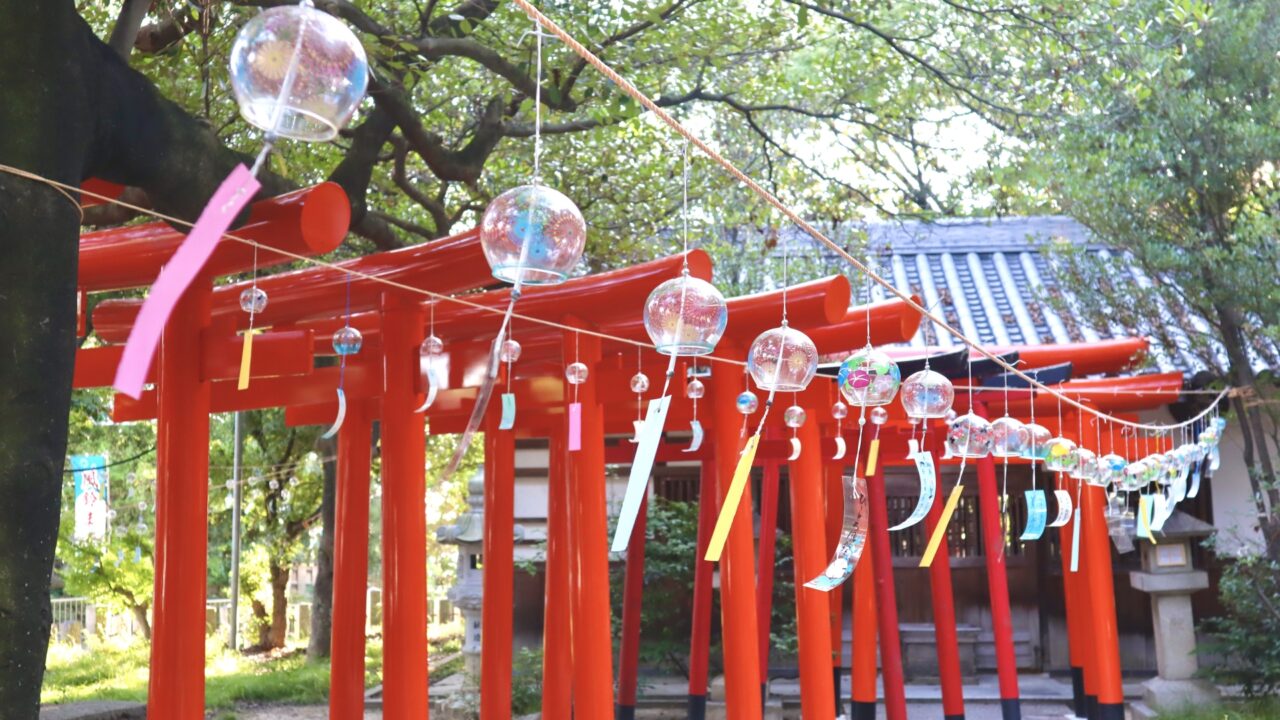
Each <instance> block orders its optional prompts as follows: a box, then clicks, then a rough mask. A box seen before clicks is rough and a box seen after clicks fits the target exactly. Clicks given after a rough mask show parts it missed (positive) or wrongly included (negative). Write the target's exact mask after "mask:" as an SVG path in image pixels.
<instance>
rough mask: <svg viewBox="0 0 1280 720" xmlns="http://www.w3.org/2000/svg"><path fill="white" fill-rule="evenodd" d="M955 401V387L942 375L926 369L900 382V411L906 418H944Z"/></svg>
mask: <svg viewBox="0 0 1280 720" xmlns="http://www.w3.org/2000/svg"><path fill="white" fill-rule="evenodd" d="M955 399H956V389H955V386H954V385H952V384H951V380H950V379H949V378H947V376H945V375H943V374H942V373H939V372H934V371H933V370H927V369H926V370H921V371H919V372H916V373H912V374H911V376H910V377H908V378H907V379H906V380H904V381H902V409H903V410H905V411H906V412H907V417H913V418H940V417H946V415H947V413H948V412H950V411H951V404H952V403H953V402H955Z"/></svg>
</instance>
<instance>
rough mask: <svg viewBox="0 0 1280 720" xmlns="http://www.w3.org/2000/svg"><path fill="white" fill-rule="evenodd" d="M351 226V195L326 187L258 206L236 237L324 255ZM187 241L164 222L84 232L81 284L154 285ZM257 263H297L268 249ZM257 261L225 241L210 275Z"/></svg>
mask: <svg viewBox="0 0 1280 720" xmlns="http://www.w3.org/2000/svg"><path fill="white" fill-rule="evenodd" d="M350 222H351V206H350V205H349V204H348V202H347V194H346V193H345V192H343V190H342V188H341V187H339V186H338V185H337V184H335V183H321V184H320V185H316V186H315V187H311V188H306V189H304V190H298V191H295V192H291V193H288V194H286V195H281V196H279V197H276V198H272V199H270V200H263V201H261V202H258V203H255V204H254V205H253V208H252V210H251V211H250V215H249V221H248V222H247V223H246V224H245V225H244V226H243V227H240V228H238V229H236V230H233V231H232V234H234V235H236V236H237V237H242V238H245V239H247V240H253V241H254V242H258V243H262V244H264V245H266V246H268V247H274V248H279V249H281V250H285V251H288V252H291V253H295V254H298V255H306V256H311V255H323V254H325V253H327V252H330V251H331V250H333V249H334V248H336V247H338V244H339V243H341V242H342V238H343V237H345V236H346V234H347V228H348V226H349V225H350ZM186 237H187V235H186V232H184V231H182V230H175V229H174V228H172V227H170V226H169V225H168V224H166V223H163V222H154V223H146V224H144V225H130V226H128V227H119V228H111V229H109V230H97V231H94V232H90V233H85V234H84V235H82V236H81V238H80V270H79V273H80V275H79V285H80V287H81V288H82V289H84V290H88V291H90V292H97V291H102V290H119V289H122V288H132V287H142V286H146V285H150V284H151V283H152V281H154V280H155V278H156V275H157V274H158V273H159V272H160V268H161V267H163V266H164V264H165V263H166V262H168V261H169V258H170V257H171V256H172V255H173V253H174V251H176V250H177V249H178V246H179V245H181V244H182V241H183V240H185V239H186ZM257 259H258V267H270V266H272V265H278V264H281V263H287V262H292V260H293V258H290V257H287V256H285V255H281V254H279V253H275V252H271V251H270V250H267V249H265V248H263V249H261V250H259V251H258V258H257ZM253 263H254V248H253V247H252V246H250V245H246V244H244V243H241V242H237V241H235V240H228V239H226V238H223V240H222V241H221V242H220V243H218V247H217V249H216V250H215V251H214V253H213V256H212V257H211V258H209V262H208V263H206V264H205V272H206V273H208V274H210V275H213V276H218V275H228V274H232V273H239V272H244V271H246V270H250V269H252V268H253ZM238 295H239V293H238V292H237V296H238ZM135 302H136V301H135ZM134 312H135V313H136V310H135V311H134ZM94 317H95V319H96V317H97V313H95V314H94ZM130 323H132V318H130Z"/></svg>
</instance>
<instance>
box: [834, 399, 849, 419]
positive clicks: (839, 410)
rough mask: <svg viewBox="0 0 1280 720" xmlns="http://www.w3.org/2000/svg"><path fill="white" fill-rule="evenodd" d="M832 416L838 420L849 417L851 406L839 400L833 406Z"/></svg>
mask: <svg viewBox="0 0 1280 720" xmlns="http://www.w3.org/2000/svg"><path fill="white" fill-rule="evenodd" d="M831 417H833V418H835V419H837V420H843V419H845V418H847V417H849V406H848V405H845V404H844V403H842V402H840V401H839V400H837V401H836V404H835V405H832V406H831Z"/></svg>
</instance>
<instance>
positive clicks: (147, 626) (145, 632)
mask: <svg viewBox="0 0 1280 720" xmlns="http://www.w3.org/2000/svg"><path fill="white" fill-rule="evenodd" d="M147 610H148V608H147V606H146V605H134V606H133V619H134V621H135V622H137V623H138V627H139V628H141V629H142V637H144V638H146V640H147V642H151V621H150V620H149V619H147Z"/></svg>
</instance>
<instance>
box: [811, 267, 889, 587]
mask: <svg viewBox="0 0 1280 720" xmlns="http://www.w3.org/2000/svg"><path fill="white" fill-rule="evenodd" d="M871 300H872V297H871V275H870V273H868V274H867V298H866V306H867V323H866V324H867V344H866V347H865V348H863V349H862V350H859V351H857V352H855V353H853V354H852V355H850V356H849V357H848V358H846V359H845V361H844V362H843V363H842V364H841V365H840V372H839V375H838V377H837V379H836V382H837V385H838V387H839V390H840V395H841V397H842V398H843V399H844V402H837V403H836V405H835V406H834V407H833V408H832V411H833V412H832V414H833V415H836V416H837V418H836V428H837V434H839V432H840V429H841V426H842V425H843V422H842V421H843V418H844V417H845V416H847V414H848V406H847V405H845V402H847V403H848V404H849V405H852V406H854V407H857V408H858V442H857V445H856V450H855V453H854V461H853V468H854V470H853V474H852V475H846V476H844V477H843V478H842V480H843V485H844V517H843V518H842V522H841V528H840V539H839V541H838V542H837V544H836V548H835V552H834V553H833V554H832V557H831V561H830V562H829V563H827V567H826V569H824V570H823V571H822V573H821V574H820V575H818V576H817V577H814V578H811V579H810V580H809V581H808V582H806V583H805V587H808V588H813V589H815V590H822V591H824V592H829V591H831V590H834V589H835V588H837V587H839V586H840V585H841V584H842V583H844V582H845V581H846V580H848V579H849V577H850V576H851V575H853V571H854V569H855V568H856V567H857V565H858V561H859V560H860V559H861V557H862V551H863V548H864V547H865V546H866V539H867V525H868V518H869V513H868V509H867V482H868V479H869V478H870V477H871V476H872V475H874V474H875V466H876V458H877V456H878V454H879V451H880V428H881V426H883V425H884V424H885V423H886V422H888V419H889V413H888V411H887V410H885V409H884V407H883V406H884V405H887V404H888V403H890V402H892V401H893V398H894V396H895V395H896V394H897V392H898V387H899V385H901V380H902V374H901V371H900V370H899V369H898V365H897V363H895V362H893V360H891V359H890V358H889V356H887V355H885V354H884V353H883V352H881V351H879V350H876V349H875V348H874V347H872V345H871ZM868 407H869V408H871V413H870V416H871V424H872V425H874V426H875V435H874V437H873V439H872V440H871V449H870V451H869V452H868V457H867V466H866V470H865V472H860V467H861V464H862V436H863V432H864V430H865V428H866V423H867V408H868ZM837 439H838V442H837V443H836V451H837V455H838V456H841V457H843V455H844V453H845V452H846V448H845V447H844V445H843V440H844V439H843V438H841V437H838V438H837Z"/></svg>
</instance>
